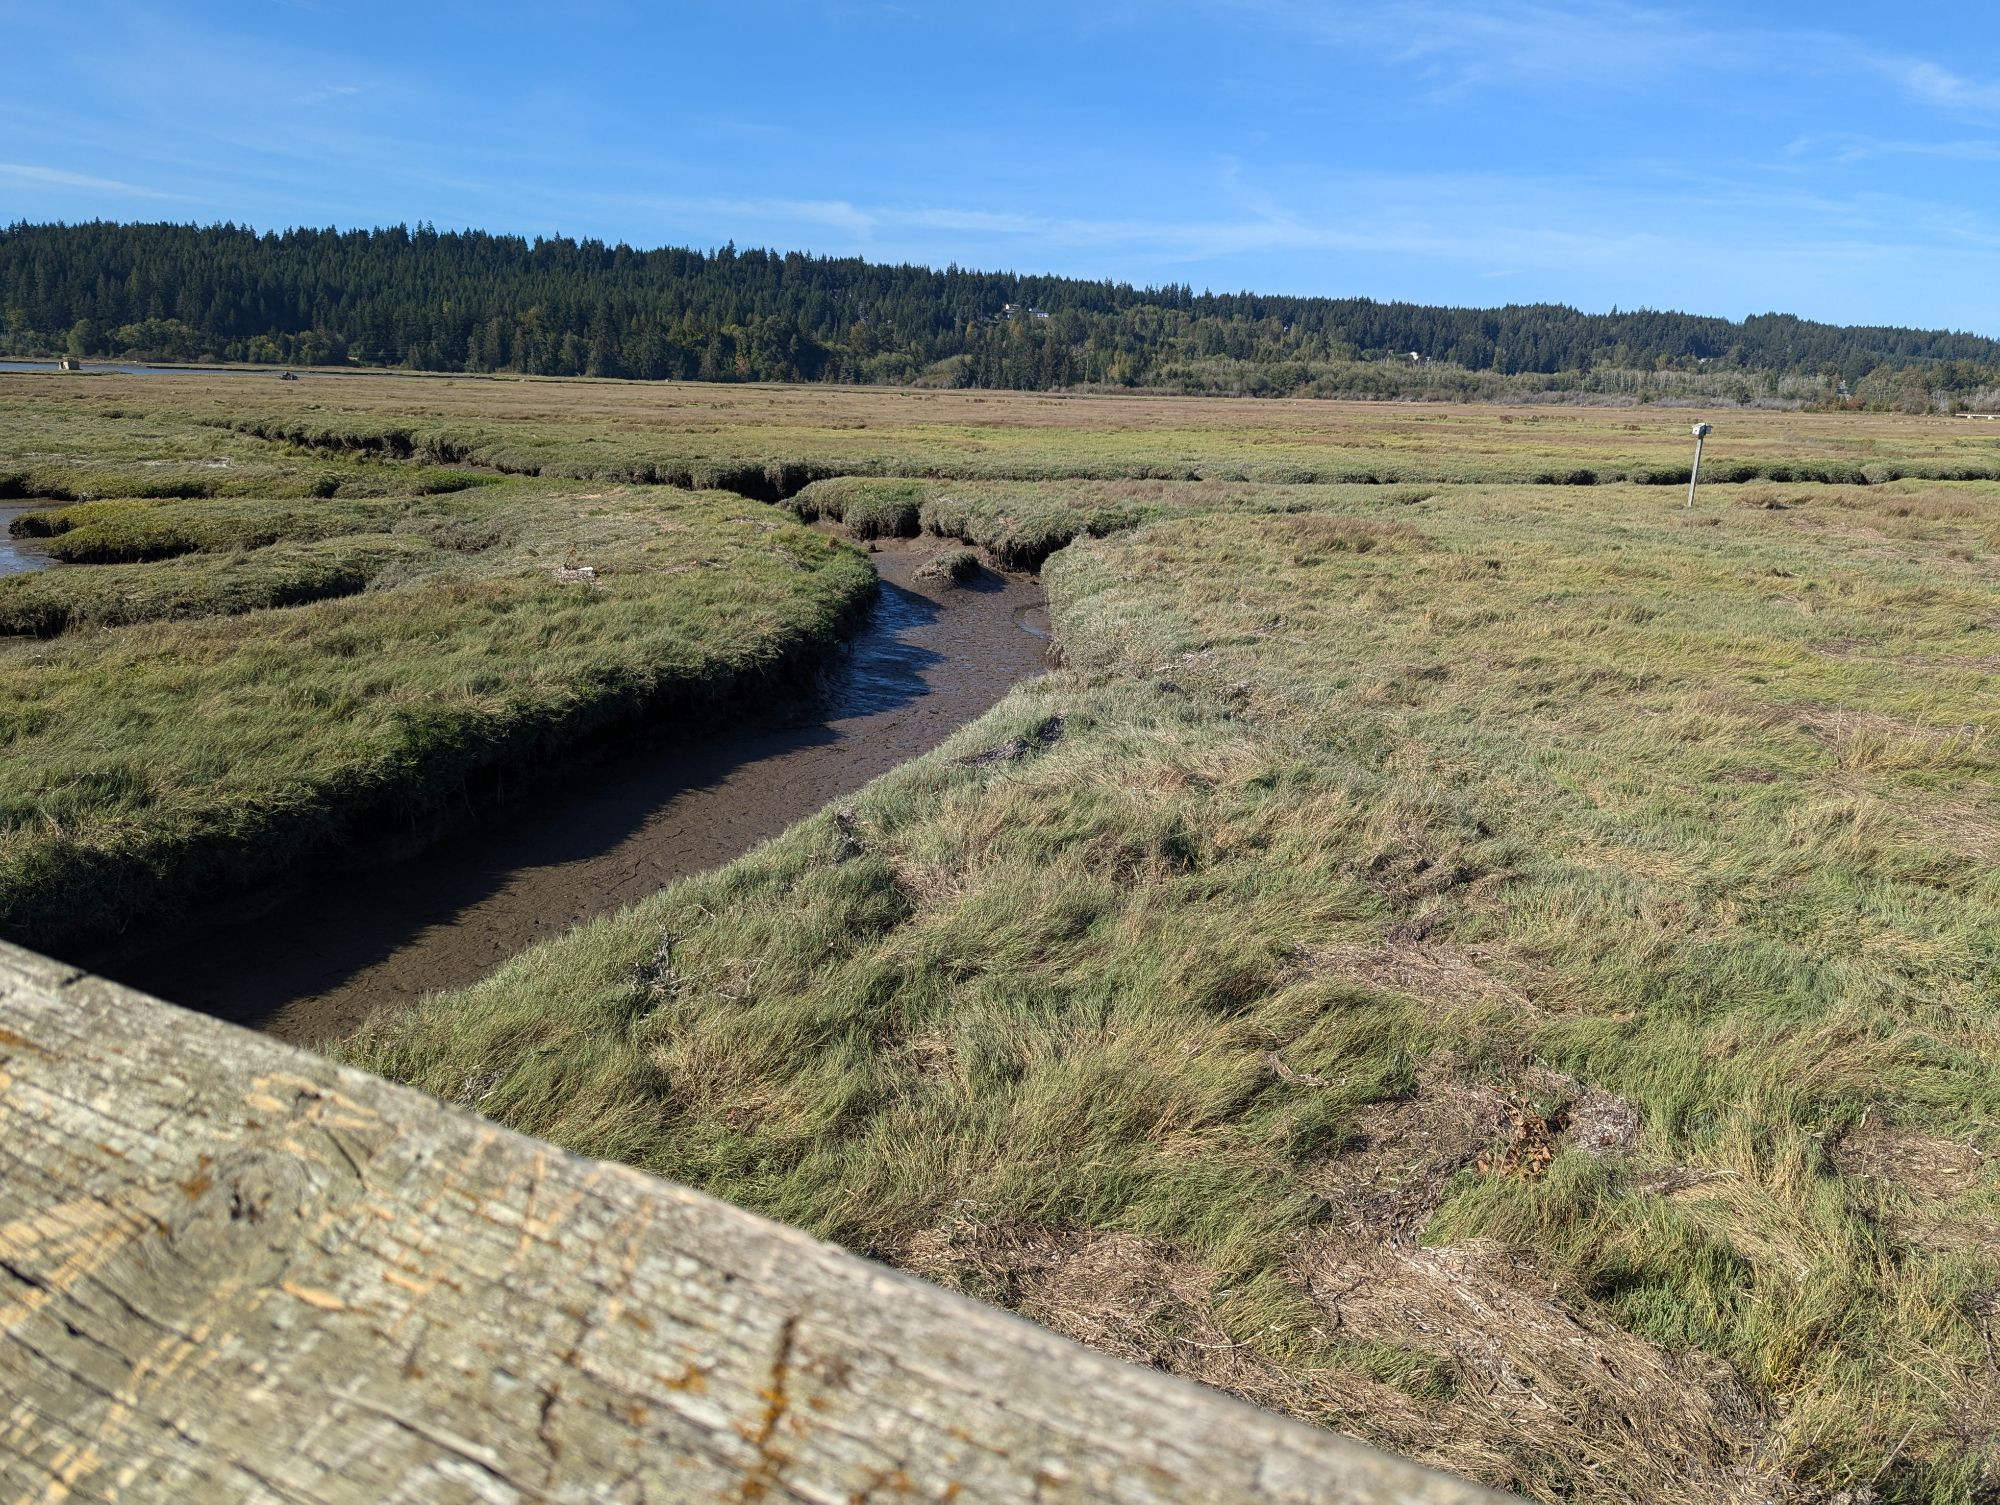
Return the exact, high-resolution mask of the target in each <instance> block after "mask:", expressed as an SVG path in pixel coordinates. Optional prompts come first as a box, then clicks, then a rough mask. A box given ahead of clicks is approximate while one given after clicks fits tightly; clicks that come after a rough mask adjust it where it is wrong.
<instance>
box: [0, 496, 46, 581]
mask: <svg viewBox="0 0 2000 1505" xmlns="http://www.w3.org/2000/svg"><path fill="white" fill-rule="evenodd" d="M32 511H34V508H33V507H32V506H16V505H12V504H9V503H6V502H0V575H25V574H27V573H28V571H30V570H45V569H47V568H48V567H49V566H50V565H52V564H54V563H55V561H54V560H53V559H51V558H49V556H48V553H47V551H46V550H45V549H44V548H43V545H42V540H41V539H39V538H16V537H15V536H14V535H13V534H12V533H10V532H8V531H7V530H8V528H9V526H10V525H11V524H12V523H13V521H14V519H15V518H17V517H19V516H20V515H21V514H22V513H23V512H32Z"/></svg>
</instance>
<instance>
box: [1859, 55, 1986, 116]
mask: <svg viewBox="0 0 2000 1505" xmlns="http://www.w3.org/2000/svg"><path fill="white" fill-rule="evenodd" d="M1864 57H1865V59H1866V62H1867V64H1868V65H1870V66H1872V67H1873V68H1874V69H1875V70H1876V71H1877V72H1878V73H1880V74H1882V76H1883V77H1885V78H1887V79H1888V80H1889V81H1890V82H1891V83H1893V84H1895V85H1896V87H1897V88H1899V89H1900V90H1902V92H1903V93H1904V94H1905V95H1907V96H1908V97H1909V98H1910V99H1913V100H1915V101H1916V102H1917V103H1918V104H1923V105H1929V106H1931V107H1932V108H1934V109H1938V110H1944V111H1947V112H1949V113H1951V114H1955V115H1975V116H1993V115H2000V83H1981V82H1979V81H1978V80H1976V79H1970V78H1967V77H1965V76H1964V75H1963V74H1960V73H1954V72H1952V71H1951V70H1950V69H1949V68H1946V67H1943V66H1942V65H1940V64H1937V63H1933V62H1930V61H1927V60H1926V59H1923V58H1914V57H1881V56H1874V55H1868V54H1864Z"/></svg>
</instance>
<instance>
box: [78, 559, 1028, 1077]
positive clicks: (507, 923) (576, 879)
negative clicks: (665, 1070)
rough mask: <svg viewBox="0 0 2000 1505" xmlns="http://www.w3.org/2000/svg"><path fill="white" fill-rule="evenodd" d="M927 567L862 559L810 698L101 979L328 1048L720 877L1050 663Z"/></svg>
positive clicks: (1001, 592) (557, 782)
mask: <svg viewBox="0 0 2000 1505" xmlns="http://www.w3.org/2000/svg"><path fill="white" fill-rule="evenodd" d="M923 557H924V556H923V554H922V552H921V551H920V550H917V549H909V548H890V549H885V550H883V551H882V552H880V553H878V554H877V555H876V556H875V558H876V562H877V566H878V568H879V570H880V572H881V575H882V580H883V584H882V591H881V595H880V597H879V599H878V601H877V603H876V606H875V608H874V610H873V612H872V613H871V615H870V618H869V620H868V623H867V625H866V626H865V627H864V628H863V629H862V630H861V632H859V633H858V634H857V635H856V636H855V638H854V640H853V641H852V643H851V644H850V646H849V647H848V648H847V649H846V650H845V651H844V652H843V653H842V655H841V656H840V658H839V659H837V660H836V661H835V662H834V663H833V664H832V665H830V666H829V668H828V670H827V671H826V673H825V674H823V675H822V676H821V680H820V683H819V684H818V686H817V687H816V689H815V692H814V694H813V696H812V697H811V700H810V702H808V703H805V704H798V705H794V706H791V707H773V708H772V714H771V715H769V716H767V717H766V718H765V719H764V720H763V721H762V723H761V724H755V725H748V726H746V725H744V724H743V723H741V722H740V721H738V722H734V723H732V724H730V725H726V726H724V725H718V726H715V727H709V728H702V727H673V726H656V727H652V728H648V729H647V730H646V732H645V733H643V734H642V739H636V740H634V741H633V742H632V743H629V744H628V745H627V746H626V747H625V748H624V749H623V750H619V751H613V752H610V753H607V754H605V755H602V756H600V757H598V758H596V759H594V760H591V761H589V762H586V763H582V764H579V765H578V766H577V767H575V768H574V769H571V770H566V771H565V772H564V773H563V774H562V775H560V776H559V777H556V778H551V779H549V780H547V781H544V782H542V783H540V784H538V785H537V786H536V787H535V788H534V790H533V791H532V792H531V793H529V794H526V795H523V796H520V797H517V798H516V799H514V800H513V801H511V802H510V803H508V804H506V805H504V806H502V807H501V808H500V809H498V810H497V811H496V812H494V814H493V815H492V816H491V817H490V818H489V819H488V820H487V821H486V823H485V824H484V825H482V826H478V827H474V828H473V829H470V830H468V831H465V832H463V833H461V834H459V835H456V836H453V837H450V838H447V839H446V840H444V841H443V842H440V843H439V844H438V845H436V846H433V847H430V848H428V849H427V850H425V851H424V852H422V853H421V854H419V855H418V856H416V857H413V858H410V859H408V860H406V861H403V862H399V863H395V864H393V865H390V866H387V867H380V868H375V869H371V870H368V871H365V872H355V873H343V874H338V875H336V876H334V877H331V878H329V879H327V880H326V881H324V882H322V883H317V884H314V885H312V886H311V887H309V888H306V889H304V890H301V891H299V892H297V893H295V894H293V895H291V896H290V897H287V898H285V899H284V900H283V901H282V902H280V903H278V904H276V905H275V906H273V907H270V908H268V909H266V910H265V911H263V912H262V913H259V914H256V915H255V916H254V917H250V918H245V919H240V920H237V921H233V922H231V923H227V924H216V925H211V926H206V927H201V928H199V929H196V930H192V931H187V932H183V933H182V934H180V935H177V936H176V937H175V938H174V939H173V940H172V942H171V943H169V944H166V945H162V946H158V947H156V948H154V949H152V950H150V951H148V952H145V953H142V954H139V955H135V956H127V957H123V958H109V959H105V960H103V961H102V962H100V963H99V964H98V968H99V970H102V971H104V972H105V973H106V974H107V975H109V976H112V977H114V978H116V979H117V980H118V981H120V982H123V983H127V984H129V985H131V986H133V987H137V988H142V989H144V990H145V991H147V992H150V993H155V994H157V995H159V996H161V997H163V998H169V999H172V1000H173V1001H174V1002H176V1003H179V1004H182V1005H184V1006H186V1007H188V1008H196V1009H201V1010H203V1011H205V1012H208V1013H211V1014H215V1015H218V1016H220V1017H222V1018H225V1019H230V1020H233V1021H235V1022H237V1023H241V1024H248V1025H254V1026H257V1027H260V1028H264V1029H268V1030H270V1031H271V1032H272V1033H274V1034H277V1035H280V1036H282V1037H284V1038H287V1039H292V1040H298V1041H304V1042H310V1041H314V1040H324V1039H329V1038H334V1037H337V1036H340V1035H343V1034H346V1033H349V1032H350V1031H352V1030H353V1029H354V1028H355V1027H356V1026H357V1025H358V1024H360V1022H361V1021H362V1020H363V1019H364V1018H366V1017H367V1015H368V1014H370V1013H371V1012H373V1011H374V1010H376V1009H378V1008H394V1007H397V1006H399V1005H401V1004H405V1003H408V1002H411V1001H413V1000H414V999H415V998H417V997H418V996H419V995H420V994H422V993H424V992H427V991H431V990H435V989H440V988H452V987H462V986H464V985H465V984H467V983H470V982H474V981H476V980H478V979H479V978H481V977H483V976H485V975H486V974H487V973H489V972H491V971H492V970H493V969H494V968H495V967H497V966H498V965H500V964H501V963H502V962H504V961H505V960H507V959H508V958H509V957H511V956H513V955H514V954H515V953H516V952H519V951H521V950H523V949H524V948H526V947H528V946H531V945H533V944H535V943H536V942H537V941H541V940H545V939H548V938H549V937H552V936H556V935H560V934H562V933H563V932H564V931H567V930H569V929H571V928H572V927H574V926H575V925H577V924H580V923H582V922H583V921H585V920H589V919H592V918H594V917H596V916H598V915H602V914H607V913H610V912H611V911H614V910H617V909H620V908H622V907H624V906H625V905H627V904H630V903H633V902H635V901H636V900H639V899H642V898H644V897H646V896H647V895H648V894H651V893H653V892H655V891H656V890H658V889H660V888H662V887H664V886H665V885H666V884H668V883H670V882H672V881H673V880H674V879H676V878H681V877H685V876H687V875H688V874H691V873H697V872H701V871H703V870H705V869H707V868H711V867H716V866H719V865H720V864H722V863H724V862H727V861H729V860H730V859H732V858H734V857H736V856H738V855H740V854H741V853H743V852H745V851H747V850H749V849H750V848H752V847H754V846H756V845H758V844H759V843H760V842H763V841H766V840H768V839H770V838H771V837H773V836H775V835H777V834H778V833H779V832H780V831H782V830H784V829H785V827H787V826H788V825H790V824H792V823H793V822H794V821H796V820H798V819H800V818H801V817H803V816H805V815H808V814H811V813H812V812H813V811H815V810H817V809H819V808H820V807H821V806H823V805H825V804H826V803H827V802H829V801H830V800H834V799H837V798H839V797H840V796H841V795H842V794H846V793H849V792H851V791H853V790H854V789H857V788H859V787H860V786H861V785H862V784H865V783H867V782H868V781H869V780H870V779H873V778H875V777H877V776H879V775H880V774H883V773H886V772H888V771H889V770H890V769H891V768H894V767H896V766H897V765H898V764H900V763H903V762H906V761H908V760H909V759H910V758H913V757H915V756H917V755H918V754H919V753H922V752H925V751H927V750H929V749H930V748H932V747H935V746H936V745H937V744H938V743H939V742H942V741H943V740H944V739H945V738H946V737H947V736H949V735H950V734H951V733H952V732H953V731H955V730H957V728H958V727H960V726H962V725H964V724H965V723H966V722H968V721H971V720H972V719H974V718H975V717H977V716H979V715H980V714H982V713H983V712H984V711H986V710H987V709H988V708H989V707H990V706H992V705H993V703H994V702H995V701H997V700H998V699H999V698H1000V697H1001V695H1003V694H1004V693H1005V692H1006V691H1007V689H1008V688H1009V687H1010V686H1012V685H1014V684H1016V683H1018V682H1019V681H1021V680H1023V679H1027V678H1030V677H1031V676H1033V675H1035V674H1038V673H1040V672H1041V671H1042V670H1043V668H1045V667H1046V660H1045V656H1044V651H1045V647H1046V642H1045V628H1043V627H1041V626H1038V625H1037V623H1038V620H1039V618H1040V616H1041V609H1040V603H1041V591H1040V587H1039V586H1038V585H1037V584H1036V582H1034V581H1033V580H1030V579H1026V578H1023V577H1019V576H1008V575H999V574H992V573H990V572H987V573H986V581H982V582H979V583H975V584H973V585H972V586H971V587H970V588H968V587H967V586H957V587H953V586H933V585H932V584H930V583H929V582H925V581H920V580H917V579H915V570H916V568H917V567H918V566H919V565H920V564H921V563H922V561H923ZM987 581H990V584H989V583H986V582H987ZM662 743H670V744H671V745H668V746H665V747H662V746H661V744H662Z"/></svg>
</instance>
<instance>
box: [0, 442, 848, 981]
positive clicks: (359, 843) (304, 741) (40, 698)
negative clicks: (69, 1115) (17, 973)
mask: <svg viewBox="0 0 2000 1505" xmlns="http://www.w3.org/2000/svg"><path fill="white" fill-rule="evenodd" d="M14 416H15V418H16V419H17V420H19V419H20V415H19V414H16V415H14ZM48 418H49V422H48V424H47V425H46V426H42V427H34V428H30V427H29V426H28V425H27V424H26V423H25V422H24V421H22V422H20V423H19V426H17V427H14V428H12V429H8V430H6V431H5V433H4V435H0V437H4V439H5V441H6V443H7V444H8V445H10V446H12V447H13V449H14V451H15V453H16V454H17V455H18V456H19V457H20V458H21V459H23V460H25V461H28V462H30V463H29V464H27V466H26V467H25V469H24V470H23V471H22V472H21V473H27V474H32V475H33V476H34V477H36V478H37V479H36V483H35V484H36V486H37V487H38V488H39V491H40V493H41V494H43V495H46V496H63V495H69V496H75V495H79V494H89V495H92V496H95V497H98V498H99V499H98V500H92V501H87V502H79V503H75V504H72V505H64V504H57V505H54V506H52V507H50V508H49V509H47V510H44V511H41V512H36V513H30V514H27V515H26V516H24V517H22V518H21V519H19V520H18V522H17V527H24V528H27V529H30V530H33V531H37V532H39V533H42V534H43V535H44V536H47V537H48V538H49V541H50V546H51V550H52V552H54V553H56V554H57V555H58V556H59V557H63V558H66V559H68V560H70V561H72V562H71V563H69V564H66V565H64V566H62V567H60V568H57V569H54V570H50V571H46V572H42V573H38V574H32V575H22V576H14V577H9V578H8V579H6V580H5V581H0V632H12V633H15V634H27V635H33V636H34V637H37V638H39V639H41V641H33V640H24V639H23V638H21V637H16V638H14V639H12V640H11V641H10V640H8V639H5V638H0V747H4V749H5V756H4V758H0V933H4V934H6V935H8V936H9V937H10V938H12V939H16V940H19V941H22V942H25V943H27V944H30V945H35V946H40V947H42V948H44V949H54V950H62V949H65V948H67V947H69V946H71V945H72V944H74V943H76V942H79V941H81V940H85V939H89V938H96V937H102V936H103V935H105V934H106V933H108V932H113V931H116V930H119V929H121V928H123V927H124V926H126V925H127V924H130V923H133V922H143V923H145V924H147V925H152V926H157V925H159V924H160V923H162V922H163V921H164V920H166V919H168V918H169V917H171V916H172V915H174V914H176V913H179V912H184V911H185V910H186V908H187V906H189V905H191V904H193V903H195V902H197V901H199V900H200V899H202V898H204V897H206V896H211V895H215V894H218V893H223V892H227V891H229V890H233V889H239V888H242V887H243V886H245V885H246V884H249V883H252V882H255V881H258V880H261V879H264V878H267V877H270V876H273V875H276V874H278V873H280V872H283V871H285V870H287V869H290V870H293V871H296V869H297V866H298V865H299V864H301V863H316V862H321V861H325V860H328V859H330V858H333V857H335V856H338V855H340V854H341V852H342V850H343V849H353V850H358V851H362V852H365V851H366V850H368V849H369V848H370V847H372V846H379V845H381V844H383V843H385V842H386V843H387V844H389V845H392V846H393V845H395V844H397V843H404V844H407V842H408V841H409V839H410V838H411V837H412V836H413V835H414V834H416V833H419V832H422V831H426V830H431V829H434V828H437V827H439V826H441V825H442V824H444V823H445V822H446V821H448V820H449V819H450V818H452V817H453V815H454V813H456V814H459V815H462V814H463V813H464V811H465V809H466V808H467V805H468V803H469V802H472V801H475V800H476V799H477V798H478V797H479V796H480V795H482V794H483V793H485V792H487V791H489V790H490V789H491V788H493V787H494V786H495V785H496V783H497V782H498V781H501V780H504V779H505V777H506V775H507V772H508V771H509V770H520V769H524V768H527V767H530V766H534V765H540V764H542V763H544V762H545V761H546V760H547V759H548V758H549V757H551V756H552V755H554V754H556V753H558V752H560V751H562V750H564V749H566V748H569V747H572V746H574V745H575V744H576V743H578V742H579V741H580V740H582V739H584V738H586V737H588V736H590V735H591V734H593V733H595V732H597V731H600V730H603V729H605V728H608V727H611V726H613V725H617V724H621V723H625V722H630V721H633V720H635V719H637V718H639V717H642V716H643V717H647V718H651V719H652V720H653V721H655V722H656V723H658V724H663V725H664V724H671V723H676V722H677V723H679V724H681V725H684V726H686V727H687V728H689V729H690V730H693V729H698V728H701V727H704V726H706V725H709V724H712V723H713V721H714V719H715V717H716V716H717V715H718V714H719V713H720V712H721V710H722V709H723V708H724V707H725V706H735V705H738V704H740V703H741V702H743V701H744V700H745V699H746V698H747V697H760V696H761V697H768V696H771V695H782V694H789V693H790V692H791V690H792V688H793V687H794V685H795V684H796V682H797V681H798V679H799V678H800V676H801V675H803V674H804V673H805V672H806V671H807V670H808V669H809V668H810V667H811V666H812V665H813V664H814V663H816V662H817V661H818V660H819V659H820V658H822V657H823V656H824V655H825V654H826V653H827V652H829V651H830V650H831V649H832V648H833V647H834V646H835V645H836V644H837V642H838V641H839V639H840V637H841V635H842V633H843V631H844V628H845V626H846V624H847V623H848V622H850V621H851V620H852V619H854V618H855V616H856V615H857V614H858V613H859V612H860V611H861V610H862V608H863V607H864V606H865V604H866V602H867V601H868V600H869V599H870V598H871V596H872V593H873V591H874V587H875V581H874V574H873V571H872V570H871V569H870V568H869V566H868V564H867V562H866V560H865V559H864V558H863V557H862V556H861V555H860V554H859V553H858V552H857V551H855V550H854V549H852V548H849V547H846V546H844V545H841V544H839V543H836V542H835V541H833V540H831V539H829V538H826V537H824V536H822V535H820V534H818V533H815V532H813V531H812V530H810V529H807V528H803V527H801V526H799V525H798V524H797V523H796V522H795V521H793V520H792V519H791V518H789V517H788V516H786V515H785V514H783V513H779V512H775V511H772V510H771V509H768V508H766V507H763V506H761V505H759V504H756V503H753V502H747V501H745V500H744V499H742V498H740V497H736V496H732V495H727V494H720V493H713V492H687V491H677V490H669V489H664V488H636V487H620V486H602V485H600V486H597V487H594V488H592V487H585V486H582V485H579V484H574V483H572V484H568V485H565V484H562V483H558V482H549V481H538V480H519V479H510V480H496V479H495V478H492V477H486V476H476V475H468V474H463V473H457V472H436V471H427V470H425V469H423V468H421V467H414V466H404V465H385V464H379V463H372V462H369V461H366V460H361V459H348V460H344V461H341V462H338V463H330V462H327V461H325V460H323V459H306V458H301V457H298V456H294V455H290V454H288V453H287V452H285V451H283V450H281V449H277V448H275V447H273V446H271V445H269V444H267V443H265V442H264V441H257V440H242V439H236V440H232V441H230V442H229V443H228V444H225V445H222V446H220V447H219V449H218V451H216V452H209V451H207V450H205V449H204V448H203V446H204V444H205V442H206V441H207V440H210V439H213V438H214V434H213V431H203V430H201V429H199V427H198V426H196V425H192V424H190V423H188V422H186V421H185V420H179V421H176V420H174V419H171V418H162V417H161V416H160V415H158V414H145V413H135V414H133V415H131V416H129V417H126V416H118V417H112V416H107V415H104V414H94V415H89V416H88V417H87V419H79V418H78V417H77V415H76V414H74V413H71V412H58V413H51V414H49V415H48ZM65 423H67V424H68V425H69V427H68V428H65V427H64V425H65ZM52 438H53V439H55V440H58V441H67V442H68V443H69V444H70V445H71V446H72V447H71V448H70V449H68V450H66V451H63V452H61V453H58V454H54V455H49V454H29V453H25V451H26V447H27V446H28V445H29V444H30V443H44V444H46V443H49V442H50V440H51V439H52ZM203 486H206V487H207V488H208V491H207V492H204V491H203V490H202V489H201V487H203ZM23 489H25V488H23ZM209 493H213V494H209ZM99 561H114V562H99Z"/></svg>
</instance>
